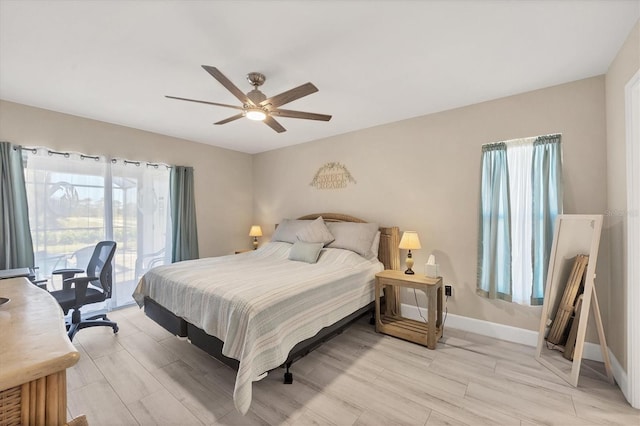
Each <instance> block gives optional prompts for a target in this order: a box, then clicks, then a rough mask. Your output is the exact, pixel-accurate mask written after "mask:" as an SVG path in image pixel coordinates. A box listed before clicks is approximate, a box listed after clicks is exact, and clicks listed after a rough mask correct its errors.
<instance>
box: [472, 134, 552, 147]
mask: <svg viewBox="0 0 640 426" xmlns="http://www.w3.org/2000/svg"><path fill="white" fill-rule="evenodd" d="M558 136H562V133H550V134H548V135H538V136H529V137H526V138H513V139H509V140H506V141H499V142H488V143H483V144H482V146H489V145H494V144H497V143H504V144H509V143H510V142H512V141H521V140H523V139H533V140H534V142H535V140H537V139H540V138H542V139H548V138H555V137H558Z"/></svg>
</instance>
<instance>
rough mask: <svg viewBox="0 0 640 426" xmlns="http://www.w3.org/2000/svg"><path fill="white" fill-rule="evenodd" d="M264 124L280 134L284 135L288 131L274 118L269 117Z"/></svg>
mask: <svg viewBox="0 0 640 426" xmlns="http://www.w3.org/2000/svg"><path fill="white" fill-rule="evenodd" d="M264 123H265V124H266V125H267V126H269V127H271V128H272V129H273V130H275V131H276V132H278V133H282V132H286V131H287V129H285V128H284V127H282V125H281V124H280V123H278V122H277V121H276V120H274V119H273V117H271V116H269V115H267V118H265V119H264Z"/></svg>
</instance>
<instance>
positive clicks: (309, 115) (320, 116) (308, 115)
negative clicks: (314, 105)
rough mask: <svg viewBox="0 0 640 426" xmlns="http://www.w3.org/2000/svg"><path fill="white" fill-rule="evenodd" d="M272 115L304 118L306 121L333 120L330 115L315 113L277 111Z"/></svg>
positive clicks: (287, 110) (288, 110)
mask: <svg viewBox="0 0 640 426" xmlns="http://www.w3.org/2000/svg"><path fill="white" fill-rule="evenodd" d="M271 115H276V116H278V117H287V118H303V119H306V120H319V121H329V120H331V116H330V115H326V114H316V113H314V112H303V111H291V110H290V109H277V110H275V111H271Z"/></svg>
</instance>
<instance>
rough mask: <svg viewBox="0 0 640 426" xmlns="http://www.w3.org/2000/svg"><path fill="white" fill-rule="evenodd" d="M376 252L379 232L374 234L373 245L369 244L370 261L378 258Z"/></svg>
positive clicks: (378, 245)
mask: <svg viewBox="0 0 640 426" xmlns="http://www.w3.org/2000/svg"><path fill="white" fill-rule="evenodd" d="M378 251H380V231H378V232H376V236H375V237H373V243H372V244H371V259H373V258H374V257H375V258H376V259H377V258H378Z"/></svg>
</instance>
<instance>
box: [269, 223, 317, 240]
mask: <svg viewBox="0 0 640 426" xmlns="http://www.w3.org/2000/svg"><path fill="white" fill-rule="evenodd" d="M311 222H313V221H311V220H298V219H282V221H281V222H280V224H278V226H277V227H276V230H275V232H274V233H273V235H272V236H271V241H284V242H285V243H291V244H293V243H295V242H296V241H298V237H297V236H296V233H297V232H298V231H299V230H301V229H302V228H304V227H305V226H307V225H308V224H310V223H311Z"/></svg>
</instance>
